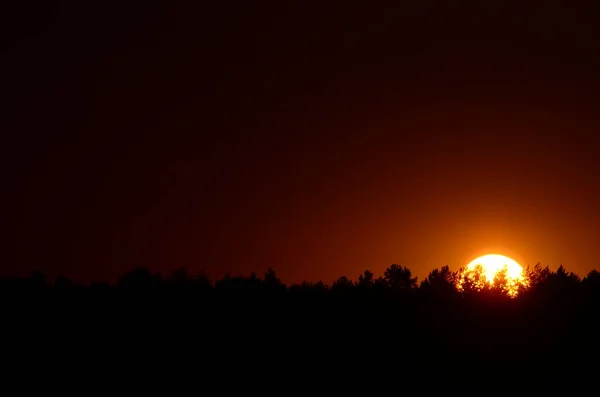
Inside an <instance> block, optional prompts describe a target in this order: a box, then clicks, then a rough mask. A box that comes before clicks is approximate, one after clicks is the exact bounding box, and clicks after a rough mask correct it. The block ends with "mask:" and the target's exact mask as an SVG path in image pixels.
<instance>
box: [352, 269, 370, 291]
mask: <svg viewBox="0 0 600 397" xmlns="http://www.w3.org/2000/svg"><path fill="white" fill-rule="evenodd" d="M373 283H374V274H373V272H371V271H370V270H365V271H364V272H363V273H362V274H361V275H360V276H358V282H357V283H356V286H357V287H359V288H361V289H366V290H368V289H370V288H371V287H373Z"/></svg>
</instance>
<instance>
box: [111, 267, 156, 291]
mask: <svg viewBox="0 0 600 397" xmlns="http://www.w3.org/2000/svg"><path fill="white" fill-rule="evenodd" d="M161 282H162V279H161V277H160V275H153V274H152V273H150V271H149V270H148V269H146V268H143V267H137V268H135V269H133V270H131V271H129V272H127V273H125V274H124V275H123V276H122V277H121V278H120V279H119V281H118V283H117V285H118V286H119V287H121V288H127V289H148V288H154V287H157V286H159V285H160V283H161Z"/></svg>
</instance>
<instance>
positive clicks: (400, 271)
mask: <svg viewBox="0 0 600 397" xmlns="http://www.w3.org/2000/svg"><path fill="white" fill-rule="evenodd" d="M383 277H384V279H385V281H386V284H387V285H388V287H390V288H392V289H413V288H416V287H417V277H412V272H411V271H410V269H409V268H407V267H406V266H399V265H396V264H393V265H391V266H390V267H388V268H387V269H385V272H384V274H383Z"/></svg>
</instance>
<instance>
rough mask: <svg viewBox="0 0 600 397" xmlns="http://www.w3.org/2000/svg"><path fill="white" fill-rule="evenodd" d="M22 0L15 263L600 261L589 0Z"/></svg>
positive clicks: (12, 64)
mask: <svg viewBox="0 0 600 397" xmlns="http://www.w3.org/2000/svg"><path fill="white" fill-rule="evenodd" d="M15 3H17V2H15ZM21 3H22V2H21ZM21 3H19V4H21ZM29 3H32V4H33V5H31V4H28V5H27V6H26V5H15V6H9V7H8V9H7V11H5V12H3V13H2V15H3V18H5V19H6V21H4V22H5V23H3V28H2V29H3V32H2V33H3V34H2V37H4V39H3V41H2V43H1V44H2V54H1V63H0V64H1V65H2V66H1V67H2V71H1V72H2V73H1V77H0V79H2V81H1V84H2V87H3V88H2V94H1V95H2V96H3V97H4V101H3V102H4V103H6V104H7V105H4V106H3V110H2V114H3V116H2V117H1V118H0V129H1V130H2V131H3V134H2V135H3V136H4V138H3V144H2V152H3V153H2V161H3V164H2V171H1V172H2V179H3V181H4V183H3V185H4V189H3V191H4V193H3V195H2V201H3V206H2V207H3V218H4V221H3V222H2V223H3V225H4V226H5V227H6V229H5V230H6V232H7V238H5V239H4V243H3V249H2V251H3V253H4V254H3V255H2V263H1V264H0V266H1V268H0V273H2V274H25V273H27V272H29V271H30V270H32V269H39V270H41V271H44V272H46V273H47V274H49V275H50V276H56V275H58V274H63V275H65V276H68V277H71V278H74V279H76V280H80V281H86V282H87V281H91V280H114V279H115V277H117V276H119V275H120V274H122V273H123V272H124V271H126V270H128V269H130V268H132V267H134V266H147V267H149V268H150V269H152V270H153V271H160V272H162V273H163V274H168V273H169V272H170V271H171V270H173V269H175V268H177V267H180V266H188V267H189V269H190V270H191V271H193V272H195V271H198V270H200V269H204V270H205V271H207V272H208V273H209V275H211V276H213V277H221V276H222V275H223V274H225V272H226V271H229V272H231V273H233V274H237V273H243V274H247V273H249V272H250V271H256V272H258V273H262V272H264V271H265V270H266V268H267V267H268V266H272V267H274V268H275V270H276V271H277V272H278V274H279V275H280V277H281V278H282V279H283V280H284V281H286V282H291V281H300V280H303V279H308V280H313V281H316V280H319V279H323V280H324V281H326V282H330V281H332V280H333V279H334V278H336V277H338V276H340V275H347V276H349V277H351V278H356V277H357V276H358V274H359V273H361V272H362V271H363V270H364V269H367V268H369V269H371V270H373V271H374V272H375V273H376V275H378V274H381V273H382V271H383V269H384V268H385V267H387V266H389V265H390V264H392V263H398V264H401V265H405V266H408V267H409V268H411V269H412V270H413V271H414V273H416V275H418V276H419V278H422V277H423V276H425V275H426V274H427V272H428V271H429V270H431V269H433V268H435V267H440V266H443V265H450V266H451V267H453V268H458V267H460V266H464V265H466V264H467V263H468V262H469V261H470V260H471V259H473V258H475V257H476V256H478V255H482V254H486V253H501V254H505V255H509V256H511V257H512V258H514V259H516V260H517V261H519V262H520V263H522V264H532V265H533V264H535V263H536V262H538V261H539V262H541V263H542V264H547V265H550V266H551V267H553V268H556V267H557V266H558V265H559V264H564V265H565V266H566V267H567V269H568V270H572V271H574V272H576V273H579V274H580V275H585V274H586V273H587V272H588V271H590V270H591V269H593V268H598V260H599V259H598V258H599V257H600V244H598V243H597V242H598V241H599V239H600V227H599V225H600V214H598V203H599V202H600V188H599V187H598V186H599V182H598V172H599V171H600V163H599V161H600V157H599V156H600V136H599V135H598V131H599V129H598V127H599V126H600V119H599V117H598V115H599V114H600V113H599V110H600V106H599V103H598V98H600V96H599V94H598V93H599V88H600V77H599V75H598V70H600V58H599V56H598V51H597V50H596V48H597V43H598V42H599V41H598V40H599V38H600V35H599V34H598V33H599V32H598V29H599V28H598V25H597V23H596V21H595V18H594V16H595V15H597V14H595V13H594V12H593V10H592V9H591V8H589V7H588V8H585V7H583V6H579V7H578V8H576V7H575V6H574V5H572V4H570V2H559V1H543V2H542V1H539V2H523V1H520V2H514V4H512V3H511V2H507V1H502V2H494V1H488V2H475V1H472V2H447V1H435V2H428V3H427V4H425V2H415V4H414V5H409V2H400V3H402V5H399V6H396V8H389V7H388V8H384V7H376V6H375V4H374V3H372V2H369V5H368V6H367V5H366V3H364V2H363V3H364V4H363V6H362V7H358V6H351V5H349V4H347V2H337V3H333V2H314V4H313V3H312V2H299V3H301V4H298V5H289V4H282V3H286V2H274V1H273V2H270V4H269V3H263V2H260V4H259V3H258V2H251V3H252V4H246V3H247V2H239V4H237V5H235V6H234V5H231V4H230V5H228V6H227V7H226V6H225V5H223V6H217V5H215V6H212V7H208V6H205V5H199V4H195V3H198V2H182V1H170V2H164V3H165V4H168V5H164V4H161V2H157V1H148V2H145V3H143V4H144V5H143V6H141V5H138V6H137V7H133V6H124V5H123V4H121V3H122V2H116V1H115V2H112V1H88V2H78V1H70V2H69V1H61V2H58V1H54V2H53V1H45V2H41V1H40V2H39V3H40V5H37V6H36V5H35V2H29ZM79 3H85V4H79ZM580 4H583V3H580ZM590 4H592V3H591V2H590Z"/></svg>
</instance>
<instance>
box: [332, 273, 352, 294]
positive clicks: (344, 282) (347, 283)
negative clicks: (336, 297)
mask: <svg viewBox="0 0 600 397" xmlns="http://www.w3.org/2000/svg"><path fill="white" fill-rule="evenodd" d="M353 286H354V283H352V281H351V280H350V279H348V277H346V276H341V277H339V278H338V279H337V280H335V281H334V282H333V284H332V285H331V289H332V290H334V291H348V290H350V289H352V287H353Z"/></svg>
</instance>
